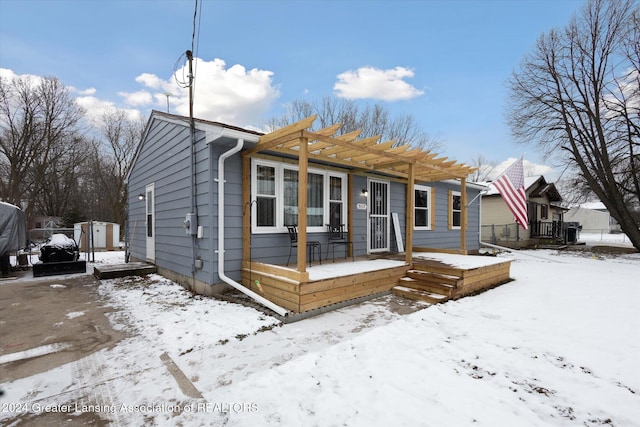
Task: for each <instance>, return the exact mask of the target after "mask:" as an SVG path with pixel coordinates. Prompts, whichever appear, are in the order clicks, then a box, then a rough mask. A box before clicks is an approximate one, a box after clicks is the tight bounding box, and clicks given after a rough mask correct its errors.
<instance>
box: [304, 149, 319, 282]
mask: <svg viewBox="0 0 640 427" xmlns="http://www.w3.org/2000/svg"><path fill="white" fill-rule="evenodd" d="M299 147H300V154H299V156H298V271H299V272H301V273H304V272H306V271H307V181H308V177H307V169H308V166H309V165H308V163H309V161H308V160H309V159H308V151H309V150H308V140H307V138H304V137H301V138H300V144H299ZM320 256H322V255H320Z"/></svg>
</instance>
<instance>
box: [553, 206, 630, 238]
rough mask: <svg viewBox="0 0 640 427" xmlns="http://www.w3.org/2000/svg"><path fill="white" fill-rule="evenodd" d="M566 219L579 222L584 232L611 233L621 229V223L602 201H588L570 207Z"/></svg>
mask: <svg viewBox="0 0 640 427" xmlns="http://www.w3.org/2000/svg"><path fill="white" fill-rule="evenodd" d="M565 221H575V222H579V223H580V225H581V226H582V232H583V233H602V232H605V233H611V232H617V231H620V225H619V224H618V222H617V221H616V220H615V219H613V217H611V215H610V214H609V211H608V210H607V208H606V207H605V205H604V203H602V202H588V203H583V204H581V205H580V206H577V207H573V208H571V209H569V210H568V211H567V212H566V214H565Z"/></svg>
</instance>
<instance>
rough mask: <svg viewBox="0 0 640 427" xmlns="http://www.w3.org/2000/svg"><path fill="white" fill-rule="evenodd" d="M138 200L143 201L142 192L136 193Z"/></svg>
mask: <svg viewBox="0 0 640 427" xmlns="http://www.w3.org/2000/svg"><path fill="white" fill-rule="evenodd" d="M138 200H140V201H143V200H144V194H142V193H140V194H138Z"/></svg>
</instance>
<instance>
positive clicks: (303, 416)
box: [0, 242, 640, 427]
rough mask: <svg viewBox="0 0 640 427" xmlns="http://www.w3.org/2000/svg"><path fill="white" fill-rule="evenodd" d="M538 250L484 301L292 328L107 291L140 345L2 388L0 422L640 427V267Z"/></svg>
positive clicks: (157, 280)
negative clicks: (56, 417) (24, 412)
mask: <svg viewBox="0 0 640 427" xmlns="http://www.w3.org/2000/svg"><path fill="white" fill-rule="evenodd" d="M623 243H624V242H623ZM527 253H528V254H531V255H535V256H528V255H526V254H521V253H516V254H505V255H501V256H502V257H506V258H512V259H514V262H513V263H512V267H511V275H512V277H513V278H514V279H515V281H513V282H510V283H508V284H506V285H503V286H501V287H499V288H496V289H493V290H490V291H488V292H485V293H483V294H480V295H478V296H475V297H470V298H464V299H461V300H458V301H450V302H448V303H446V304H442V305H436V306H431V307H426V306H425V309H422V310H420V311H417V312H415V313H413V314H408V315H404V316H403V315H399V314H397V313H394V312H392V311H390V310H389V309H388V304H389V301H390V298H391V297H385V298H382V299H379V300H374V301H370V302H366V303H363V304H359V305H357V306H352V307H347V308H343V309H340V310H336V311H333V312H330V313H326V314H323V315H320V316H317V317H314V318H311V319H307V320H302V321H300V322H296V323H291V324H286V325H279V324H278V321H277V320H276V319H274V318H271V317H269V316H266V315H264V314H263V313H261V312H258V311H256V310H253V309H250V308H247V307H243V306H239V305H236V304H230V303H225V302H220V301H216V300H211V299H208V298H203V297H199V296H195V297H194V296H192V295H190V294H189V293H188V292H186V291H184V290H182V288H181V287H179V286H177V285H175V284H172V283H171V282H169V281H167V280H165V279H163V278H162V277H160V276H157V275H153V276H150V277H149V278H148V279H146V280H143V279H136V280H132V279H131V278H127V279H116V280H108V281H102V283H101V284H100V286H99V293H100V294H101V295H102V296H103V297H104V299H105V302H106V303H108V304H112V305H114V306H115V307H118V308H119V310H118V311H116V312H114V313H113V315H112V318H111V321H112V323H113V324H114V325H116V326H117V327H118V328H121V329H124V330H127V331H130V332H131V333H132V334H131V336H130V337H129V338H126V339H125V340H123V341H121V342H120V343H118V345H117V346H115V347H114V348H113V349H111V350H101V351H99V352H96V353H94V354H92V355H91V356H90V357H87V358H84V359H81V360H80V361H78V362H75V363H72V364H67V365H63V366H61V367H59V368H56V369H53V370H51V371H49V372H46V373H43V374H38V375H34V376H31V377H28V378H24V379H20V380H16V381H14V382H11V383H5V384H2V388H3V389H4V390H5V392H6V396H5V397H4V398H3V399H2V400H0V403H1V404H2V405H3V406H2V409H3V410H2V412H0V423H3V420H5V421H7V420H11V419H13V417H14V416H15V413H10V412H8V411H6V410H5V409H7V408H8V406H7V405H8V404H13V405H15V404H21V405H23V406H22V407H23V408H25V409H28V410H29V411H30V412H32V413H38V412H42V411H44V410H45V409H44V408H45V405H49V409H50V410H51V409H53V410H55V409H61V408H63V409H68V411H66V412H68V414H67V415H68V418H69V419H73V418H74V417H75V416H78V414H79V412H76V410H80V411H82V410H84V411H92V410H93V411H95V412H99V415H100V417H101V418H103V419H109V420H110V421H111V422H112V424H113V425H134V426H143V425H167V426H169V425H171V426H173V425H214V426H215V425H232V426H264V425H273V426H282V425H283V426H301V425H305V426H311V425H318V426H334V425H335V426H343V425H345V426H378V425H380V426H383V425H384V426H389V425H393V426H418V425H427V426H467V425H469V426H471V425H479V426H491V427H494V426H549V425H559V426H563V425H565V426H573V425H587V426H596V425H615V426H638V425H640V422H639V421H638V420H640V374H639V373H638V360H640V334H639V333H638V331H640V311H639V310H638V306H639V305H640V284H639V283H638V276H640V254H637V253H636V254H630V255H617V256H615V257H614V256H607V255H603V254H597V255H595V256H594V255H592V254H591V253H589V252H566V253H565V252H556V251H551V250H538V251H535V252H534V251H529V252H527ZM116 261H117V262H120V261H121V260H120V259H117V260H116ZM104 262H110V261H109V260H105V261H104ZM74 315H79V314H77V313H75V314H74ZM167 360H170V361H171V363H173V364H174V365H175V366H177V368H179V371H180V372H181V373H183V374H184V376H185V377H186V379H187V383H188V384H187V385H188V386H189V387H181V386H178V384H177V382H176V379H175V378H174V376H172V375H169V374H167V370H168V369H169V367H170V365H171V364H170V363H167ZM7 396H10V399H11V402H9V401H8V398H7ZM63 405H71V406H69V407H68V408H67V407H66V406H63ZM92 405H93V406H92Z"/></svg>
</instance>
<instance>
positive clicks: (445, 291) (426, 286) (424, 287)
mask: <svg viewBox="0 0 640 427" xmlns="http://www.w3.org/2000/svg"><path fill="white" fill-rule="evenodd" d="M398 285H400V286H405V287H407V288H413V289H418V290H420V291H427V292H431V293H433V294H439V295H445V296H448V297H450V296H452V295H453V293H454V291H455V290H456V287H455V286H454V285H450V284H447V283H431V282H423V281H422V280H417V279H414V278H412V277H402V278H400V280H398Z"/></svg>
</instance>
